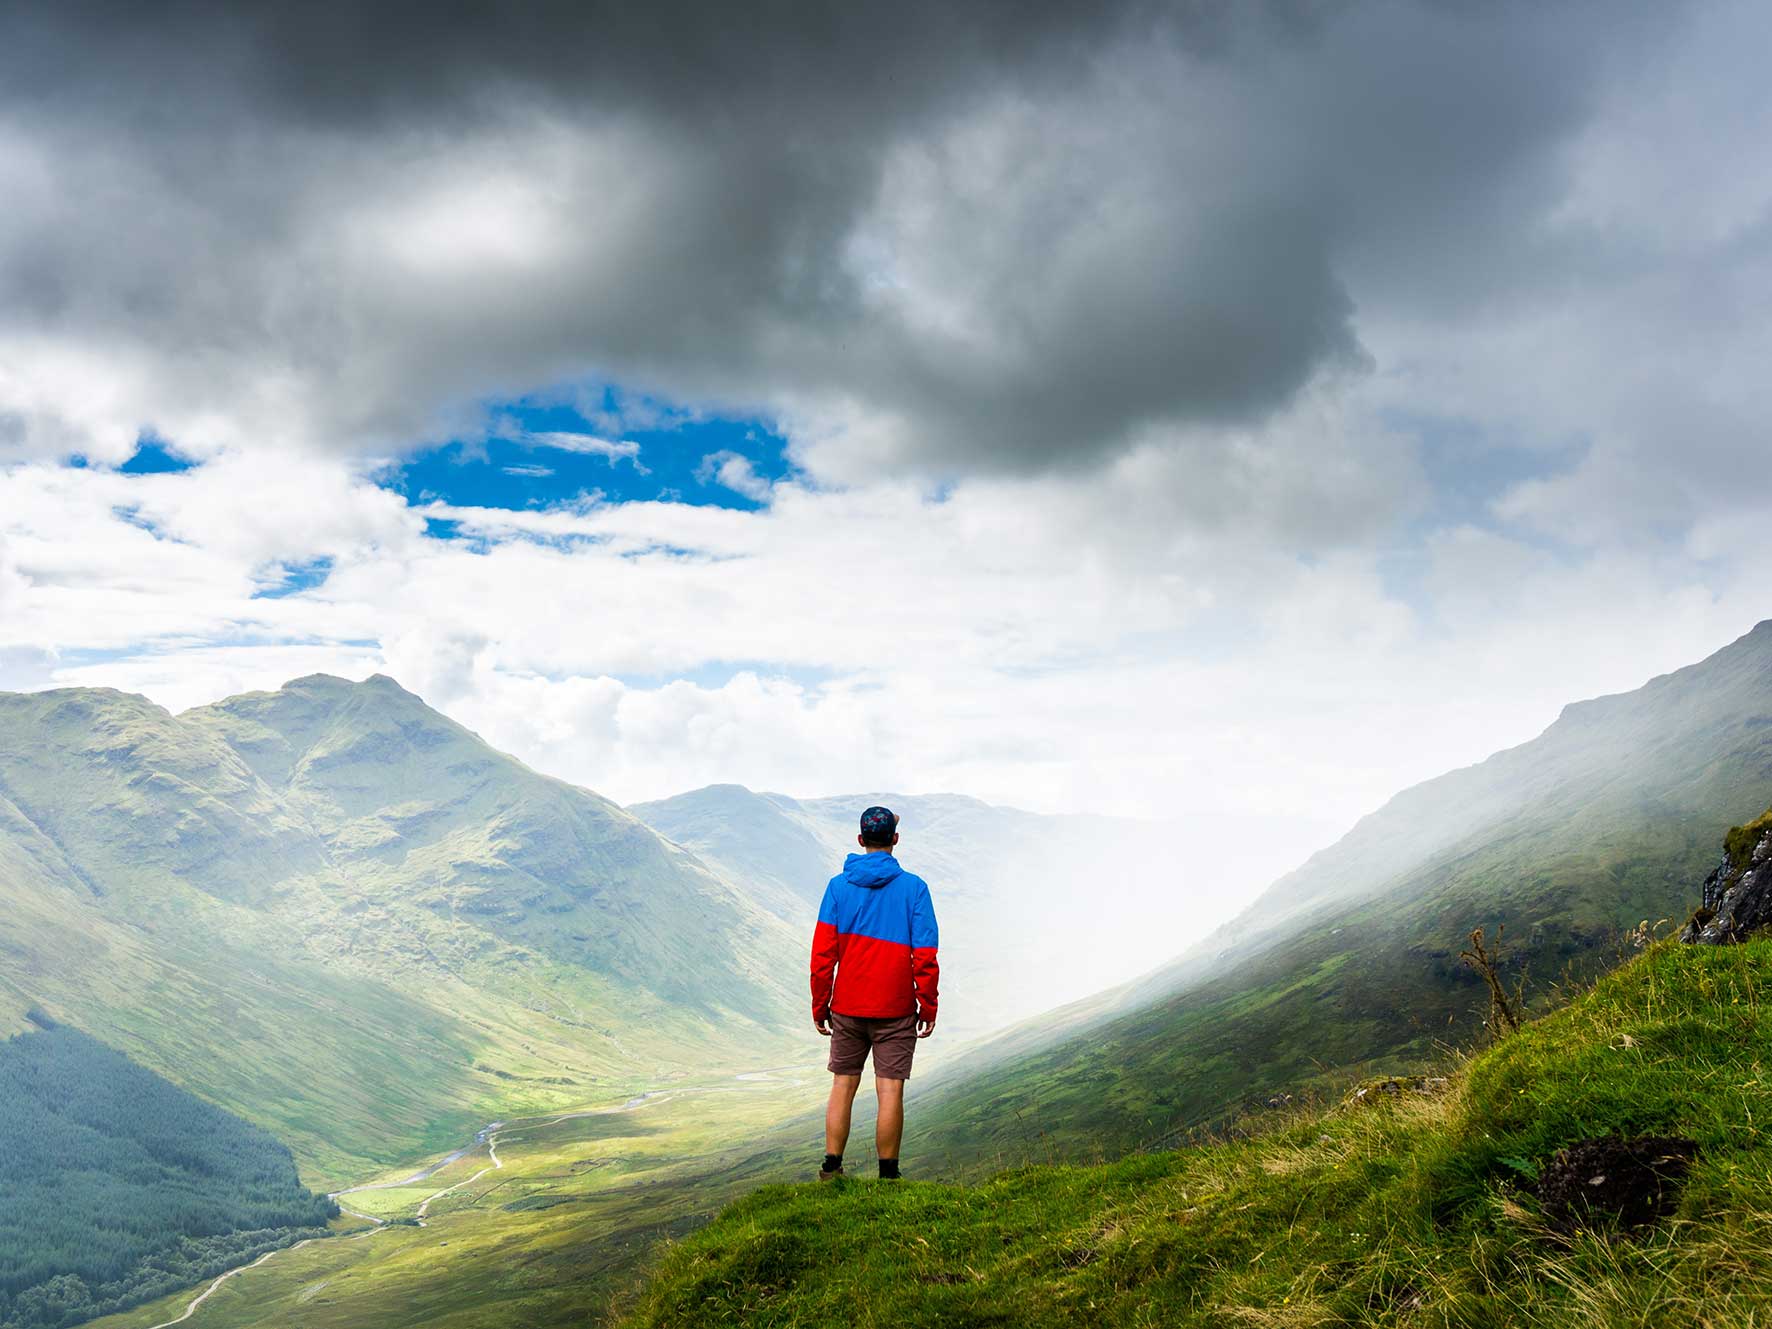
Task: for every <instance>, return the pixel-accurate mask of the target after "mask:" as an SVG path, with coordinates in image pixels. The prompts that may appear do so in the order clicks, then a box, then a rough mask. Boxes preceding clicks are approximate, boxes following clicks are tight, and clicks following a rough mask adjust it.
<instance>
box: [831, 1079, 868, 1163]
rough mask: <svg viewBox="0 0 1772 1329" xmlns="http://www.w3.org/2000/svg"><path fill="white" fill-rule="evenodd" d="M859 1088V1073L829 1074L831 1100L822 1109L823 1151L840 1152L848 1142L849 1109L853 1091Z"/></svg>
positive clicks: (853, 1097) (853, 1099)
mask: <svg viewBox="0 0 1772 1329" xmlns="http://www.w3.org/2000/svg"><path fill="white" fill-rule="evenodd" d="M860 1088H861V1076H859V1075H833V1076H831V1101H830V1102H828V1103H826V1104H825V1109H824V1151H825V1152H826V1153H827V1154H840V1153H842V1152H843V1146H844V1145H846V1144H848V1143H849V1110H850V1109H851V1108H852V1107H854V1106H855V1091H856V1090H857V1089H860Z"/></svg>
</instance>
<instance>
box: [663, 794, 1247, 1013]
mask: <svg viewBox="0 0 1772 1329" xmlns="http://www.w3.org/2000/svg"><path fill="white" fill-rule="evenodd" d="M875 803H880V804H884V805H886V806H888V807H890V808H892V809H893V811H895V812H897V813H898V815H899V824H900V828H901V835H902V836H903V844H902V846H901V848H900V851H899V856H900V858H901V859H902V861H903V862H904V864H905V866H906V867H907V868H910V869H911V870H912V871H915V872H918V873H921V874H922V875H923V876H924V877H926V878H927V879H928V880H929V882H930V886H931V889H932V891H933V894H934V897H935V906H936V913H937V916H938V917H939V919H940V922H941V946H942V975H943V978H942V984H943V990H944V997H943V1000H942V1020H943V1022H944V1025H943V1028H944V1034H945V1035H946V1037H947V1038H950V1039H952V1038H960V1037H964V1036H967V1035H974V1034H982V1033H985V1032H988V1031H991V1030H995V1029H1000V1028H1002V1027H1003V1026H1004V1025H1006V1024H1009V1023H1011V1022H1013V1021H1015V1020H1018V1019H1024V1018H1026V1017H1027V1016H1029V1015H1032V1014H1034V1013H1035V1012H1038V1011H1043V1010H1047V1009H1049V1008H1051V1007H1052V1006H1055V1005H1057V1004H1059V1003H1061V1002H1064V1001H1068V1000H1072V999H1075V998H1078V997H1081V996H1083V995H1084V994H1086V993H1090V992H1094V991H1097V990H1099V989H1100V988H1103V987H1105V986H1107V985H1108V984H1110V983H1113V982H1115V981H1116V980H1118V979H1120V978H1122V977H1123V976H1124V975H1125V974H1126V972H1127V971H1128V966H1129V965H1131V966H1134V972H1136V968H1137V967H1143V966H1147V965H1150V964H1153V963H1156V962H1157V961H1158V960H1159V959H1160V958H1162V957H1163V956H1164V955H1166V954H1169V953H1172V952H1173V949H1174V942H1173V941H1172V940H1166V938H1167V937H1168V936H1169V935H1171V934H1169V933H1168V932H1167V930H1166V928H1165V927H1164V926H1163V925H1162V924H1161V923H1160V922H1159V920H1182V922H1181V924H1180V925H1181V926H1186V927H1188V928H1189V929H1190V930H1191V931H1192V933H1193V935H1199V933H1200V932H1201V931H1203V930H1204V929H1205V928H1207V927H1209V926H1211V924H1212V923H1213V922H1215V921H1217V920H1218V919H1220V918H1222V917H1224V912H1223V906H1222V905H1221V904H1220V903H1219V901H1220V899H1221V898H1222V895H1221V893H1220V892H1218V891H1216V890H1215V889H1214V888H1216V887H1218V886H1219V885H1220V883H1218V882H1216V881H1213V880H1211V879H1209V878H1206V877H1204V876H1202V877H1188V876H1185V875H1181V874H1177V873H1175V872H1173V871H1171V870H1169V869H1168V868H1167V867H1166V866H1165V865H1166V864H1169V863H1172V862H1174V861H1176V860H1177V858H1178V854H1177V851H1176V844H1177V841H1178V840H1179V839H1180V838H1181V837H1182V836H1184V835H1185V834H1187V830H1186V829H1185V828H1182V827H1178V826H1176V825H1169V824H1159V823H1154V822H1143V821H1135V820H1132V819H1130V818H1116V817H1087V816H1049V815H1042V814H1039V813H1032V812H1022V811H1019V810H1017V809H1015V808H1003V807H995V806H993V805H991V804H989V803H984V802H980V801H979V800H978V799H976V798H968V797H965V796H964V795H960V794H888V793H862V794H851V795H846V796H842V797H836V798H818V799H793V798H788V797H786V796H785V795H782V794H757V793H752V792H751V791H750V790H748V789H745V788H742V787H741V786H738V785H714V786H710V787H709V788H706V789H698V790H695V791H693V792H691V793H687V794H680V795H678V796H676V797H674V798H668V799H663V800H660V801H658V802H654V803H642V804H637V805H636V806H635V807H633V808H632V809H631V811H632V812H633V813H634V814H635V815H636V816H638V817H640V818H641V819H642V820H644V821H646V822H647V824H649V825H650V826H652V827H653V828H654V829H655V830H657V831H659V832H660V833H661V834H664V835H666V836H668V837H670V838H671V839H672V840H675V841H676V842H677V843H678V844H681V845H683V846H685V847H686V848H689V849H691V850H693V851H694V852H695V853H696V855H697V856H698V857H700V858H702V859H705V860H706V861H707V862H709V863H712V864H715V865H717V866H718V867H719V868H720V869H721V871H722V872H723V873H724V875H726V876H727V877H729V878H730V879H731V880H732V881H734V882H736V883H739V884H741V885H743V886H745V887H746V888H747V889H748V890H749V891H750V893H751V895H752V897H753V898H754V899H755V900H756V901H757V902H758V903H759V904H761V905H763V906H764V907H765V908H767V909H769V910H771V911H772V912H774V913H775V914H776V915H777V916H778V917H780V918H782V919H783V920H785V921H787V922H789V923H790V924H791V925H792V926H793V927H794V928H795V929H796V935H797V936H802V937H804V938H809V937H810V935H811V929H812V922H813V919H814V917H815V916H816V913H817V909H818V902H819V899H820V897H821V896H822V895H823V893H824V886H825V883H826V882H827V881H828V880H829V879H830V877H831V874H832V873H833V872H835V871H836V870H837V869H838V868H839V867H840V866H841V864H842V861H843V857H844V855H846V854H849V853H852V852H854V850H855V848H856V845H855V833H856V819H857V817H858V815H859V814H860V812H861V810H862V809H863V808H866V807H868V806H869V805H870V804H875ZM802 944H803V943H802ZM944 1041H945V1039H944Z"/></svg>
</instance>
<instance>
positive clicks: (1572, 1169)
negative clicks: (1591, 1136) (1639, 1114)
mask: <svg viewBox="0 0 1772 1329" xmlns="http://www.w3.org/2000/svg"><path fill="white" fill-rule="evenodd" d="M1697 1148H1698V1146H1697V1145H1695V1144H1693V1143H1692V1141H1690V1140H1683V1139H1680V1138H1678V1137H1676V1136H1663V1135H1639V1136H1637V1137H1636V1138H1635V1139H1632V1140H1626V1139H1622V1138H1620V1137H1617V1136H1610V1137H1605V1138H1602V1139H1598V1140H1583V1141H1581V1143H1579V1144H1572V1145H1570V1146H1569V1147H1568V1148H1567V1149H1563V1150H1560V1151H1559V1152H1558V1153H1557V1154H1556V1156H1555V1157H1553V1158H1552V1159H1551V1161H1550V1162H1549V1163H1547V1164H1546V1165H1545V1167H1544V1171H1543V1172H1542V1173H1540V1174H1539V1178H1538V1199H1539V1201H1540V1203H1541V1204H1542V1205H1543V1206H1544V1214H1545V1217H1546V1218H1548V1219H1550V1221H1551V1222H1552V1223H1554V1224H1556V1226H1558V1227H1560V1228H1563V1229H1564V1230H1565V1231H1567V1230H1570V1229H1573V1228H1577V1227H1588V1226H1591V1225H1593V1224H1595V1223H1596V1222H1598V1223H1617V1224H1619V1225H1621V1226H1623V1227H1626V1228H1637V1227H1643V1226H1645V1225H1647V1224H1649V1223H1653V1222H1654V1221H1655V1220H1656V1219H1658V1218H1661V1217H1663V1216H1665V1215H1666V1214H1669V1213H1671V1212H1672V1211H1673V1207H1674V1202H1675V1201H1676V1200H1677V1199H1678V1197H1679V1190H1680V1183H1681V1182H1682V1181H1683V1180H1685V1176H1686V1171H1687V1169H1688V1168H1690V1167H1691V1166H1692V1157H1693V1154H1694V1153H1695V1152H1696V1151H1697Z"/></svg>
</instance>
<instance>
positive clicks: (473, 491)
mask: <svg viewBox="0 0 1772 1329" xmlns="http://www.w3.org/2000/svg"><path fill="white" fill-rule="evenodd" d="M490 415H491V417H492V419H493V422H494V424H493V428H492V431H491V436H490V437H488V438H486V439H484V440H471V439H458V440H454V441H451V442H448V443H444V444H441V445H439V446H436V447H431V448H427V449H425V450H423V451H421V452H417V453H414V454H413V455H412V456H410V457H408V458H406V459H405V460H404V461H402V462H401V463H400V464H398V465H397V466H395V467H393V468H391V469H390V470H388V471H386V472H384V473H383V474H382V475H381V476H380V477H379V482H380V483H381V484H382V485H383V487H385V488H387V489H391V490H393V491H395V492H396V493H399V494H402V495H404V496H405V497H406V499H407V501H408V502H410V503H413V504H415V505H416V504H423V503H428V502H443V503H448V504H451V505H454V506H457V507H484V508H504V509H507V510H512V511H519V512H521V511H529V510H538V509H546V508H552V507H557V506H560V505H563V504H570V503H576V502H583V501H586V500H587V499H602V500H604V501H608V502H634V501H649V500H663V501H669V502H682V503H693V504H707V505H717V506H720V507H728V508H738V509H741V510H744V511H754V510H756V509H758V508H760V507H762V506H763V505H764V504H765V503H766V502H767V501H768V497H769V494H768V490H769V486H770V485H772V484H773V483H774V482H775V481H777V480H779V479H781V478H782V477H783V476H785V475H786V474H788V472H789V470H790V466H789V463H788V460H787V455H786V451H787V441H786V440H785V439H784V438H783V437H782V436H781V435H780V434H778V433H777V432H775V430H774V428H773V427H772V426H771V425H770V424H769V423H768V422H767V421H764V420H761V419H756V418H745V417H740V416H730V417H728V416H705V415H695V414H692V413H689V412H687V411H683V410H681V409H678V408H675V407H672V406H670V405H668V404H664V403H658V402H653V401H650V400H643V399H636V398H632V397H627V396H623V395H622V394H621V393H620V392H619V391H618V390H616V389H613V388H610V389H604V390H602V393H601V395H600V396H599V395H598V394H597V393H591V394H589V395H588V396H587V395H583V394H581V395H579V396H578V397H577V398H576V399H575V400H574V401H573V402H571V403H564V402H562V401H560V400H558V399H554V398H549V399H541V398H523V399H519V400H517V401H513V402H503V403H495V404H494V405H493V406H492V407H491V410H490ZM426 534H428V535H431V536H433V537H434V538H437V539H452V538H456V537H457V535H458V534H459V532H458V531H457V530H456V529H455V524H454V523H452V522H444V521H436V520H433V521H432V522H430V523H429V525H428V526H427V529H426Z"/></svg>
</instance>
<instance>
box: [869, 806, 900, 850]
mask: <svg viewBox="0 0 1772 1329" xmlns="http://www.w3.org/2000/svg"><path fill="white" fill-rule="evenodd" d="M897 829H898V817H897V815H896V814H894V812H893V811H892V809H891V808H881V807H872V808H869V809H868V810H867V811H866V812H864V813H862V814H861V838H862V839H864V840H866V841H867V842H868V843H869V844H891V843H892V834H893V832H894V831H896V830H897Z"/></svg>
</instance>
